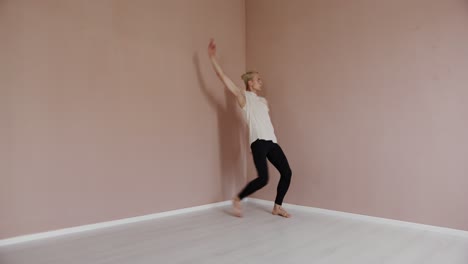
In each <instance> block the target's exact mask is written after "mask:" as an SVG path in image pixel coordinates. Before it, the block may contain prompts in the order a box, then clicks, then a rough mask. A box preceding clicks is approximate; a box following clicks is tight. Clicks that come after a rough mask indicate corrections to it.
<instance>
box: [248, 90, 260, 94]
mask: <svg viewBox="0 0 468 264" xmlns="http://www.w3.org/2000/svg"><path fill="white" fill-rule="evenodd" d="M249 92H252V93H254V94H255V95H258V94H257V91H255V90H254V89H250V90H249Z"/></svg>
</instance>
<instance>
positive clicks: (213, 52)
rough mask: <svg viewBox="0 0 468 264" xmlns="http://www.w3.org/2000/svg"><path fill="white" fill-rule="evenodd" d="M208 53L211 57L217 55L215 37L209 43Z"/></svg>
mask: <svg viewBox="0 0 468 264" xmlns="http://www.w3.org/2000/svg"><path fill="white" fill-rule="evenodd" d="M208 55H209V56H210V57H213V56H215V55H216V44H215V43H214V39H210V44H208Z"/></svg>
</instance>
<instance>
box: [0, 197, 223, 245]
mask: <svg viewBox="0 0 468 264" xmlns="http://www.w3.org/2000/svg"><path fill="white" fill-rule="evenodd" d="M230 203H231V201H224V202H218V203H212V204H206V205H200V206H194V207H188V208H183V209H178V210H172V211H166V212H161V213H155V214H150V215H143V216H137V217H131V218H125V219H119V220H114V221H108V222H101V223H96V224H90V225H83V226H77V227H70V228H64V229H59V230H54V231H48V232H42V233H37V234H30V235H24V236H17V237H12V238H7V239H2V240H0V247H2V246H8V245H13V244H17V243H22V242H28V241H33V240H38V239H44V238H51V237H57V236H63V235H68V234H74V233H79V232H84V231H91V230H96V229H101V228H107V227H112V226H118V225H124V224H130V223H137V222H142V221H147V220H151V219H156V218H161V217H166V216H172V215H178V214H183V213H190V212H194V211H199V210H204V209H209V208H215V207H219V206H224V205H227V204H230Z"/></svg>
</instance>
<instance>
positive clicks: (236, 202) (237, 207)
mask: <svg viewBox="0 0 468 264" xmlns="http://www.w3.org/2000/svg"><path fill="white" fill-rule="evenodd" d="M232 211H233V212H232V213H233V214H234V215H235V216H237V217H242V206H241V201H240V199H239V197H235V198H233V199H232Z"/></svg>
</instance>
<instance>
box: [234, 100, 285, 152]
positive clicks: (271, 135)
mask: <svg viewBox="0 0 468 264" xmlns="http://www.w3.org/2000/svg"><path fill="white" fill-rule="evenodd" d="M242 110H243V111H244V116H245V119H246V121H247V124H248V125H249V140H250V144H252V143H253V142H254V141H255V140H257V139H264V140H271V141H273V142H275V143H277V140H276V136H275V131H274V129H273V125H272V123H271V119H270V115H269V111H270V110H269V109H268V103H267V100H266V99H265V98H263V97H260V96H258V95H257V94H255V93H254V92H249V91H245V106H244V107H243V108H242Z"/></svg>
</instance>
